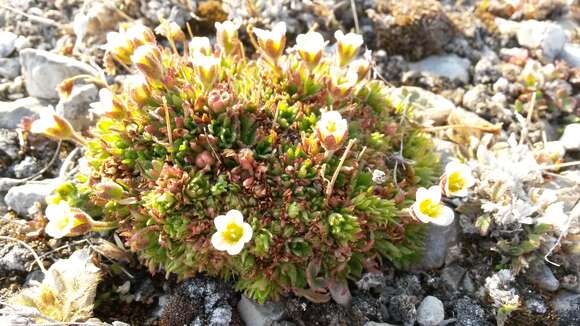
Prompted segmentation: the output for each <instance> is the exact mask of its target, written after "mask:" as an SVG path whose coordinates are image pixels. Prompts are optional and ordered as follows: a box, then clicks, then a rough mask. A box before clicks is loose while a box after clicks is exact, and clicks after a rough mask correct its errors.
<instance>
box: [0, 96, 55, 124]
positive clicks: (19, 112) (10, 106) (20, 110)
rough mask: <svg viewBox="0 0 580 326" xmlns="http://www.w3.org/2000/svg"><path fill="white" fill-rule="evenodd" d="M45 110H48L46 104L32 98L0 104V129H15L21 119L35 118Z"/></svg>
mask: <svg viewBox="0 0 580 326" xmlns="http://www.w3.org/2000/svg"><path fill="white" fill-rule="evenodd" d="M46 110H50V109H49V108H47V105H46V103H45V102H43V101H41V100H39V99H37V98H34V97H26V98H22V99H19V100H16V101H14V102H0V128H4V129H16V128H17V127H18V125H19V124H20V121H21V120H22V118H24V117H34V118H37V117H38V116H39V115H40V113H41V112H45V111H46Z"/></svg>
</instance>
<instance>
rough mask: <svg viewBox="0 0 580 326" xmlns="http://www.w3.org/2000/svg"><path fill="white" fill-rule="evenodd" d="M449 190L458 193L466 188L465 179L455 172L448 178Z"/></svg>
mask: <svg viewBox="0 0 580 326" xmlns="http://www.w3.org/2000/svg"><path fill="white" fill-rule="evenodd" d="M447 188H449V191H451V192H457V191H460V190H462V189H463V188H465V179H464V178H463V176H462V175H461V173H459V172H453V173H451V174H450V175H449V177H447Z"/></svg>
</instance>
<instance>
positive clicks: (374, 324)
mask: <svg viewBox="0 0 580 326" xmlns="http://www.w3.org/2000/svg"><path fill="white" fill-rule="evenodd" d="M364 326H395V325H393V324H389V323H377V322H374V321H369V322H368V323H366V324H365V325H364Z"/></svg>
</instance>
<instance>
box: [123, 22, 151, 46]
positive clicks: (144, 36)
mask: <svg viewBox="0 0 580 326" xmlns="http://www.w3.org/2000/svg"><path fill="white" fill-rule="evenodd" d="M126 33H127V38H128V39H129V41H130V42H131V43H133V46H134V47H139V46H141V45H144V44H147V43H155V34H153V31H152V30H151V29H150V28H149V27H147V26H144V25H142V24H135V25H132V26H131V27H129V28H128V29H127V31H126Z"/></svg>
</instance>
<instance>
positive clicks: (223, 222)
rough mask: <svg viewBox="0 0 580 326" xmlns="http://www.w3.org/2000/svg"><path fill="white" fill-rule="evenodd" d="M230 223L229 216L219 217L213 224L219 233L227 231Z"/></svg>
mask: <svg viewBox="0 0 580 326" xmlns="http://www.w3.org/2000/svg"><path fill="white" fill-rule="evenodd" d="M229 222H230V218H229V217H228V216H227V215H219V216H217V217H216V218H214V219H213V224H214V225H215V228H216V229H217V230H218V231H221V230H223V229H225V228H226V226H227V225H228V224H229Z"/></svg>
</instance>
